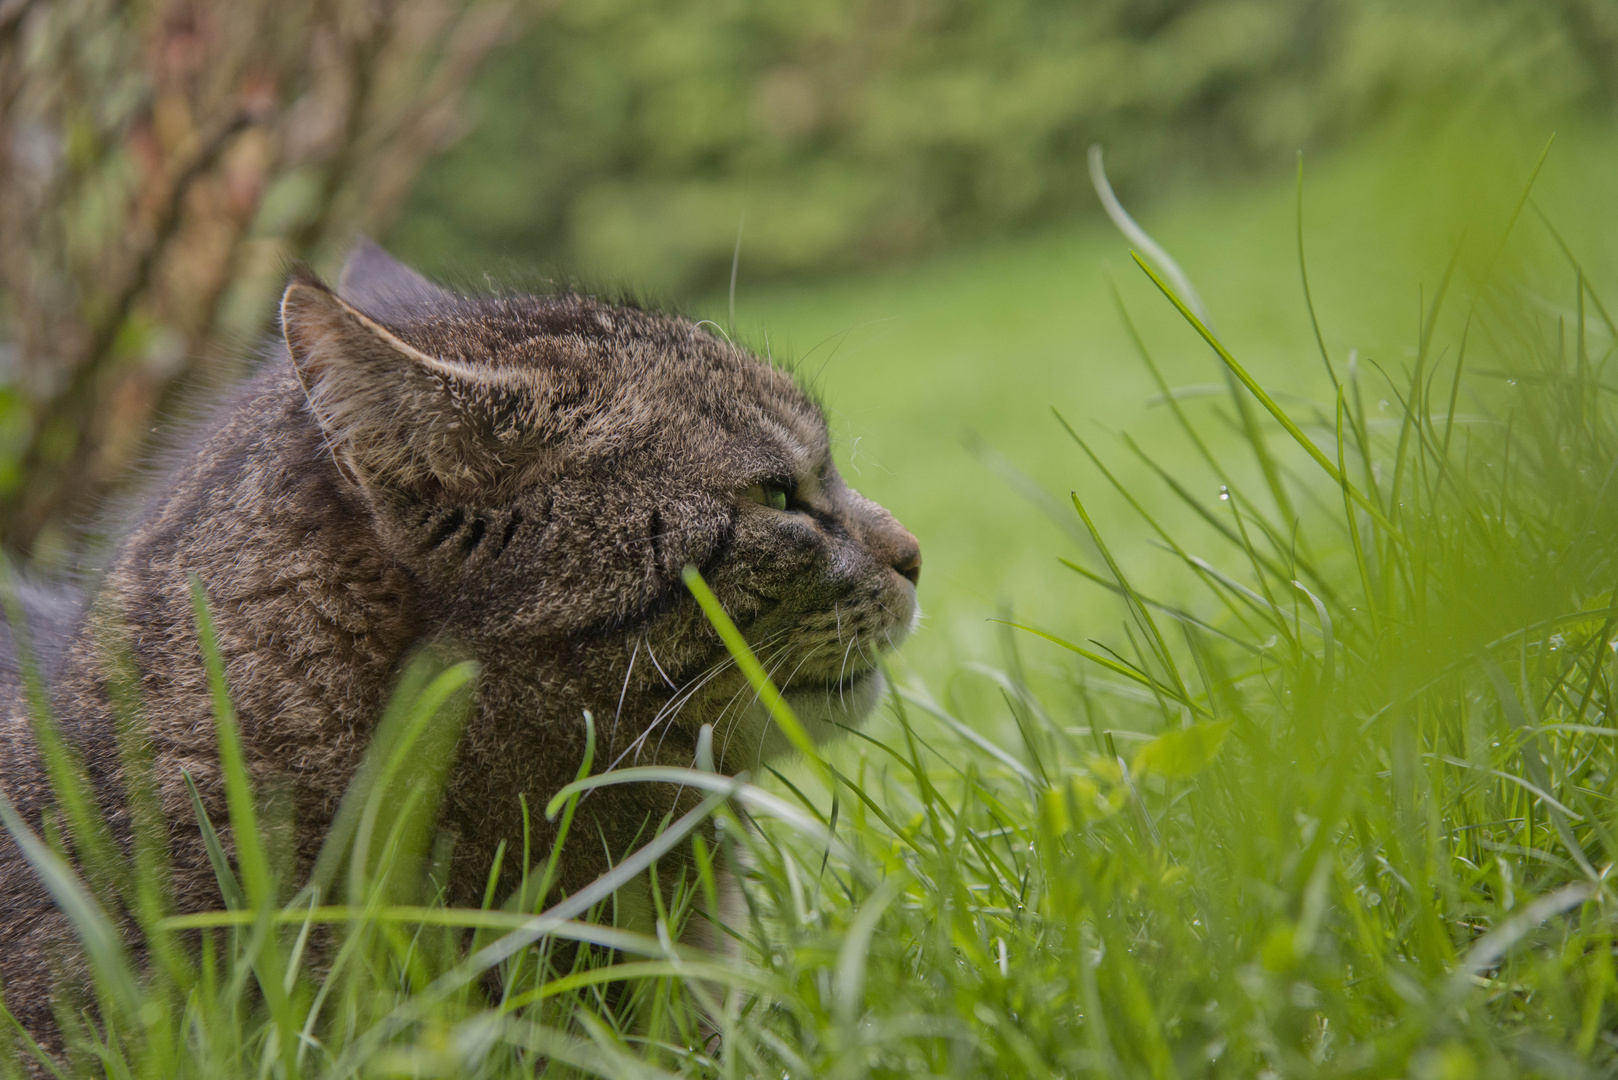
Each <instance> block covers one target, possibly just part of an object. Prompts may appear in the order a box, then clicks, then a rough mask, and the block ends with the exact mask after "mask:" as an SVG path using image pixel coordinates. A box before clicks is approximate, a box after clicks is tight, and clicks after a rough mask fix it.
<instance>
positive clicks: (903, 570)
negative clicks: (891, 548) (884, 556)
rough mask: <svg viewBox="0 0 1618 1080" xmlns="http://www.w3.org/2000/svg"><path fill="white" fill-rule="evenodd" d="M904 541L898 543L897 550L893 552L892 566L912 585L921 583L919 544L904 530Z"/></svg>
mask: <svg viewBox="0 0 1618 1080" xmlns="http://www.w3.org/2000/svg"><path fill="white" fill-rule="evenodd" d="M900 531H902V532H904V541H903V542H902V543H900V545H899V548H898V551H897V552H895V553H894V557H893V568H894V569H895V570H897V571H899V576H900V577H902V578H907V579H909V581H910V584H912V585H920V584H921V544H919V543H917V541H916V538H915V537H914V536H912V535H910V533H909V532H908V531H906V530H900Z"/></svg>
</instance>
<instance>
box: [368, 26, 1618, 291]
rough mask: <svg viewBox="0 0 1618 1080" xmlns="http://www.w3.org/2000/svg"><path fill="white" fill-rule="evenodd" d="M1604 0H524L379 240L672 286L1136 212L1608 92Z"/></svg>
mask: <svg viewBox="0 0 1618 1080" xmlns="http://www.w3.org/2000/svg"><path fill="white" fill-rule="evenodd" d="M1614 72H1618V14H1615V13H1614V11H1613V9H1612V7H1611V6H1610V5H1609V4H1606V3H1604V2H1603V0H1558V2H1557V3H1538V2H1535V0H1428V2H1426V3H1422V4H1419V5H1412V4H1407V3H1400V2H1397V0H1306V2H1301V3H1300V2H1298V0H1087V2H1085V3H1081V4H1074V3H1067V2H1064V0H948V2H927V0H832V2H825V3H799V2H792V0H779V2H769V3H736V2H718V3H716V2H713V0H695V2H694V0H657V2H650V3H649V2H646V0H634V2H622V0H617V2H604V0H588V2H570V0H561V2H559V3H556V4H553V5H551V6H550V7H549V9H548V11H547V14H546V16H545V17H544V18H543V19H542V20H539V21H536V22H535V24H534V25H533V27H532V29H531V30H530V31H529V32H528V33H527V34H526V35H525V36H524V38H523V40H521V41H520V42H518V43H516V44H515V45H514V46H513V47H512V48H511V49H510V50H508V51H506V52H505V53H504V54H503V55H502V56H501V57H500V58H498V59H497V60H496V62H495V63H493V64H491V65H490V67H489V68H488V69H487V70H486V72H485V73H484V75H483V76H482V78H481V79H480V80H479V81H478V83H477V85H476V86H475V87H474V89H473V94H472V101H473V103H474V104H475V105H476V106H477V107H478V113H479V123H478V126H477V128H476V130H475V131H473V132H472V133H471V134H470V136H469V137H468V138H467V139H466V140H465V141H463V142H462V143H461V144H460V145H459V146H458V147H457V148H456V149H455V150H453V151H452V152H450V153H449V154H448V155H446V156H445V157H443V158H440V159H439V160H438V161H436V162H434V163H433V164H432V165H431V166H430V167H429V168H428V169H427V170H426V172H425V173H424V176H423V181H422V183H421V185H420V186H418V188H417V189H416V191H415V194H414V196H413V198H412V201H411V203H410V206H409V208H408V210H407V212H406V214H405V216H404V217H403V218H402V219H401V221H400V223H399V226H398V228H397V229H396V230H395V231H394V233H393V234H392V235H391V237H390V240H391V242H392V243H393V244H394V245H395V246H397V247H398V248H399V249H400V250H401V251H402V252H403V253H404V254H406V255H407V256H409V257H412V258H416V259H420V260H422V261H424V262H427V263H429V264H431V265H434V266H437V267H442V268H445V269H453V270H457V271H459V272H462V273H465V274H467V275H468V276H469V277H470V278H471V279H472V280H478V279H479V278H480V276H481V275H482V274H483V273H484V272H486V271H488V270H489V268H490V267H491V266H500V265H502V264H504V263H507V262H510V263H512V264H514V265H516V266H518V267H522V268H525V269H530V268H532V267H533V266H534V264H535V263H536V261H537V262H540V263H541V264H542V265H550V266H554V267H557V268H559V269H560V270H561V271H562V272H564V273H569V274H581V273H582V274H586V275H588V276H590V277H591V278H595V279H603V278H604V279H606V280H608V281H613V282H620V281H627V282H630V283H633V284H634V285H635V286H636V287H638V288H641V289H648V288H652V289H659V290H664V291H670V290H672V291H675V292H677V293H680V294H689V293H691V292H692V291H697V290H700V289H702V288H704V287H708V286H712V285H715V284H718V283H721V282H723V281H724V280H725V278H726V275H727V274H728V272H729V269H730V264H731V255H732V252H733V251H734V249H735V243H736V240H737V233H738V230H740V231H741V232H742V233H743V235H742V237H741V241H742V247H743V252H744V261H745V262H744V264H745V266H746V268H747V272H748V274H749V277H750V280H754V281H757V280H762V279H764V278H778V277H782V276H795V277H802V276H804V275H806V274H824V273H826V272H828V271H830V272H846V271H847V270H849V269H850V268H852V267H861V266H871V265H876V264H882V263H891V262H892V261H894V260H895V259H896V258H905V257H909V256H913V255H915V254H917V253H920V252H926V251H931V250H935V249H937V248H939V247H941V246H945V245H948V244H952V243H953V244H958V243H960V242H961V241H962V240H965V239H969V238H982V237H986V236H994V235H1003V234H1005V233H1006V232H1008V231H1012V230H1022V229H1026V228H1028V227H1029V226H1031V225H1034V224H1038V223H1043V222H1047V221H1050V220H1051V219H1053V218H1058V217H1061V216H1066V215H1070V214H1072V213H1074V212H1076V211H1090V210H1092V208H1093V206H1094V204H1093V203H1092V202H1091V201H1090V199H1091V197H1090V192H1089V184H1088V182H1087V181H1086V179H1085V152H1086V149H1087V148H1088V147H1089V146H1090V145H1091V144H1092V143H1097V142H1100V143H1104V144H1105V145H1106V146H1107V148H1108V150H1109V152H1110V154H1111V156H1112V159H1113V160H1112V172H1113V176H1114V178H1115V180H1116V181H1117V182H1118V183H1119V184H1120V186H1121V188H1122V189H1123V190H1124V191H1125V193H1126V195H1130V196H1132V201H1134V202H1141V201H1143V198H1144V196H1145V194H1146V193H1147V192H1149V191H1151V190H1152V189H1153V188H1156V189H1157V190H1159V191H1161V190H1162V189H1163V188H1164V187H1166V186H1172V185H1173V184H1174V183H1175V182H1177V181H1179V180H1181V179H1182V178H1185V177H1188V176H1191V175H1195V176H1197V177H1199V178H1204V179H1205V178H1206V177H1207V176H1208V175H1209V173H1210V172H1219V171H1225V172H1229V171H1231V170H1233V169H1235V170H1241V169H1250V168H1252V167H1254V166H1257V167H1259V168H1261V169H1262V168H1268V167H1273V166H1274V165H1275V164H1276V163H1277V162H1278V161H1285V160H1290V159H1291V156H1292V155H1293V154H1294V153H1295V152H1297V150H1299V149H1300V148H1302V149H1306V150H1308V151H1309V152H1310V153H1314V152H1316V151H1318V150H1320V149H1324V148H1326V147H1329V146H1334V145H1339V144H1341V143H1342V142H1344V141H1345V140H1346V139H1348V138H1350V137H1352V136H1355V135H1357V134H1359V133H1361V132H1363V131H1364V130H1366V129H1367V128H1368V127H1370V126H1373V125H1374V124H1376V123H1377V122H1379V121H1382V120H1385V119H1386V118H1388V117H1390V116H1394V115H1403V114H1406V113H1408V112H1409V111H1411V110H1412V109H1416V110H1421V109H1431V110H1433V111H1437V112H1442V113H1451V112H1454V111H1456V110H1457V109H1460V110H1467V109H1470V108H1473V107H1476V106H1478V105H1479V104H1480V103H1487V105H1488V107H1489V109H1490V110H1491V112H1492V113H1493V114H1494V116H1495V118H1498V116H1499V114H1500V113H1502V112H1505V113H1510V112H1514V111H1523V112H1529V113H1535V114H1541V115H1543V114H1544V113H1546V112H1547V111H1549V112H1555V111H1558V110H1562V109H1567V108H1569V107H1576V108H1583V109H1594V110H1597V111H1599V112H1601V113H1603V114H1605V113H1607V112H1610V110H1611V109H1612V108H1613V107H1614V105H1615V104H1618V81H1615V76H1614V74H1613V73H1614Z"/></svg>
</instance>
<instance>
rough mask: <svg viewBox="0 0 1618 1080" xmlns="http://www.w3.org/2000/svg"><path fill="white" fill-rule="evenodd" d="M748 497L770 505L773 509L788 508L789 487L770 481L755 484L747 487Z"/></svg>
mask: <svg viewBox="0 0 1618 1080" xmlns="http://www.w3.org/2000/svg"><path fill="white" fill-rule="evenodd" d="M747 497H748V498H749V499H751V500H752V501H753V502H756V503H758V504H759V505H760V506H768V507H769V508H770V509H771V510H785V509H786V508H787V489H786V488H785V487H783V486H782V485H780V484H776V483H770V482H765V483H762V484H754V485H753V486H752V487H750V488H748V489H747Z"/></svg>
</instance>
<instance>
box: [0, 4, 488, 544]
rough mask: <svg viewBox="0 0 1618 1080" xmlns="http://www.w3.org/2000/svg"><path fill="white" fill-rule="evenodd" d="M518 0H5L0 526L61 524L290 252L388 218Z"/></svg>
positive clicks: (452, 128) (311, 251)
mask: <svg viewBox="0 0 1618 1080" xmlns="http://www.w3.org/2000/svg"><path fill="white" fill-rule="evenodd" d="M512 10H513V3H512V0H149V2H146V3H139V4H127V3H117V2H114V0H53V2H44V0H0V102H3V103H4V104H3V108H0V541H4V542H5V543H6V544H8V545H10V546H13V547H16V548H18V549H20V550H23V551H30V550H36V551H37V549H38V548H39V546H40V542H41V540H42V534H43V541H44V547H45V548H46V549H49V548H50V547H51V546H52V545H53V544H59V543H60V539H61V536H62V533H61V531H60V528H61V523H62V522H63V521H65V520H72V519H74V518H76V517H83V516H84V515H85V514H86V512H87V511H88V510H89V509H91V508H93V507H94V506H95V504H96V501H95V496H96V495H98V494H101V493H103V492H104V491H105V490H106V488H107V487H108V485H109V484H110V483H111V482H113V481H114V480H115V479H116V478H117V477H118V476H119V474H120V473H122V472H124V471H125V470H126V468H127V465H128V463H129V462H130V461H131V460H133V459H134V458H135V457H136V456H137V452H138V450H139V448H140V446H141V444H142V443H143V442H144V439H145V436H146V435H147V433H148V432H149V431H150V429H151V428H152V426H153V418H154V417H156V416H164V415H169V414H172V413H173V412H174V410H175V406H176V404H177V402H178V401H180V400H181V399H182V398H183V395H184V391H185V390H186V389H187V388H188V387H192V386H193V385H194V383H195V382H196V381H197V377H198V376H199V375H200V377H201V379H202V380H203V381H205V382H212V383H216V384H217V383H219V382H222V381H225V380H228V379H229V377H230V376H231V375H232V374H237V373H239V371H240V366H241V361H240V359H239V358H240V357H241V356H242V354H243V353H244V352H250V351H251V350H250V349H248V348H244V346H246V344H247V343H248V342H249V341H250V340H251V339H252V337H253V336H254V335H256V334H257V333H258V332H259V331H260V330H261V329H262V327H263V326H264V324H265V323H266V321H267V320H268V319H269V317H270V315H271V313H272V312H273V310H274V304H273V299H274V295H275V291H276V290H277V289H278V288H279V286H280V283H281V278H282V275H283V273H284V268H285V264H286V262H287V260H288V259H291V258H300V259H310V258H315V257H318V256H319V255H320V254H321V253H322V252H323V251H325V250H327V249H329V248H331V247H332V246H334V245H340V244H344V243H346V242H347V241H348V238H349V237H350V236H351V235H352V233H353V232H354V231H355V230H356V229H364V230H373V231H374V230H381V229H385V228H386V227H387V226H388V225H389V224H390V222H391V221H392V218H393V217H394V215H395V214H396V213H397V211H398V208H399V207H400V205H401V204H402V203H403V201H404V198H405V196H406V194H407V193H408V191H409V188H410V185H411V183H412V181H413V180H414V178H415V175H416V172H417V170H418V169H419V168H420V166H421V163H422V162H423V161H424V160H425V159H426V158H427V157H428V156H429V155H430V154H432V153H434V152H435V151H437V150H439V149H440V148H442V147H443V146H445V145H447V144H448V142H450V141H451V140H452V139H453V138H454V137H455V136H456V135H458V134H459V133H460V132H461V130H462V128H463V124H462V121H461V119H460V112H459V108H458V106H459V103H460V98H461V95H462V92H463V90H464V89H465V87H466V85H467V83H468V82H469V80H470V79H471V77H472V75H473V73H474V72H475V71H476V69H477V67H478V64H479V63H480V61H481V60H482V59H483V57H484V56H485V55H486V54H487V53H488V51H489V50H490V49H491V48H492V47H493V46H494V45H495V44H496V43H497V42H498V40H499V39H500V37H501V35H502V32H503V28H504V27H506V26H507V25H508V24H509V17H510V15H511V13H512ZM227 357H235V358H237V359H236V360H235V361H234V362H229V361H227V362H221V361H225V358H227ZM53 537H54V539H53Z"/></svg>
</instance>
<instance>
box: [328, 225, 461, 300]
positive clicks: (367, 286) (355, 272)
mask: <svg viewBox="0 0 1618 1080" xmlns="http://www.w3.org/2000/svg"><path fill="white" fill-rule="evenodd" d="M337 295H339V296H341V297H342V298H343V299H344V300H347V301H348V302H349V303H350V304H353V305H354V306H355V307H357V308H359V309H360V310H361V311H368V312H370V313H371V314H372V315H376V316H379V317H381V318H392V317H399V316H407V315H410V314H412V313H419V312H421V311H422V310H423V309H434V308H442V307H444V306H445V305H447V304H453V303H454V302H455V300H456V296H455V294H454V293H452V292H450V291H448V290H447V289H441V288H439V287H438V286H437V285H434V284H433V283H432V282H430V281H428V280H427V279H426V278H424V277H422V276H421V275H420V274H418V273H417V272H416V271H414V270H412V269H410V267H408V266H406V265H404V264H403V263H401V262H399V261H397V260H396V259H394V258H393V256H391V255H389V254H388V253H387V252H386V251H383V250H382V248H381V247H380V246H378V245H377V244H376V242H375V241H373V240H372V239H371V238H370V237H368V236H363V235H362V236H360V237H359V238H358V239H357V240H356V241H355V243H354V247H353V248H352V249H351V250H350V251H349V253H348V259H347V260H346V261H345V262H344V263H343V272H342V273H341V274H340V275H338V278H337Z"/></svg>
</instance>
